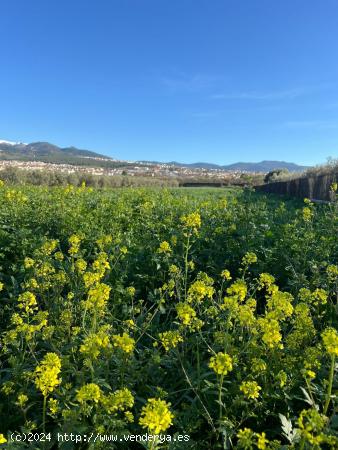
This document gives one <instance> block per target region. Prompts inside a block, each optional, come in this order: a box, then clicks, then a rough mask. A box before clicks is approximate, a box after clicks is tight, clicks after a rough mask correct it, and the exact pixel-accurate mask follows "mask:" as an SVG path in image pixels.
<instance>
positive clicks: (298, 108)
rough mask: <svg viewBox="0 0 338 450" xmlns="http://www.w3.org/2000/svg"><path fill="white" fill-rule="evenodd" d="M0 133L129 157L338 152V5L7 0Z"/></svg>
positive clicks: (313, 0)
mask: <svg viewBox="0 0 338 450" xmlns="http://www.w3.org/2000/svg"><path fill="white" fill-rule="evenodd" d="M0 18H1V27H0V55H1V56H0V57H1V65H0V139H8V140H21V141H24V142H33V141H38V140H39V141H49V142H52V143H55V144H57V145H60V146H70V145H74V146H77V147H79V148H87V149H91V150H95V151H98V152H102V153H104V154H107V155H110V156H113V157H116V158H119V159H127V160H135V159H147V160H161V161H171V160H177V161H182V162H194V161H208V162H215V163H220V164H228V163H232V162H236V161H260V160H263V159H277V160H286V161H293V162H296V163H300V164H317V163H321V162H325V161H326V158H327V157H329V156H331V157H337V155H338V1H337V0H321V1H317V0H283V1H272V0H95V1H94V0H48V1H46V0H30V1H27V0H1V2H0Z"/></svg>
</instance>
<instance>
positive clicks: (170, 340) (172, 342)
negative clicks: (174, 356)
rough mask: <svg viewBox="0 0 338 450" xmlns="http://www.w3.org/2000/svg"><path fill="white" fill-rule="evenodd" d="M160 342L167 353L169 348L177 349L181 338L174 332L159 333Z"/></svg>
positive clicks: (177, 332)
mask: <svg viewBox="0 0 338 450" xmlns="http://www.w3.org/2000/svg"><path fill="white" fill-rule="evenodd" d="M159 338H160V341H161V343H162V345H163V347H164V348H165V349H166V350H167V351H168V350H170V349H171V348H175V347H177V345H178V344H179V343H180V342H183V337H182V336H181V335H180V332H179V331H177V330H175V331H165V332H163V333H159Z"/></svg>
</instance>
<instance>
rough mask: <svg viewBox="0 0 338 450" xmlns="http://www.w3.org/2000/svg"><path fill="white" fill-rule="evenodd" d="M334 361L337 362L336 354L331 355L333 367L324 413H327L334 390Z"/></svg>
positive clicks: (331, 368)
mask: <svg viewBox="0 0 338 450" xmlns="http://www.w3.org/2000/svg"><path fill="white" fill-rule="evenodd" d="M334 363H335V355H332V357H331V367H330V375H329V385H328V388H327V394H326V401H325V406H324V409H323V414H324V415H326V413H327V410H328V407H329V404H330V400H331V392H332V384H333V375H334Z"/></svg>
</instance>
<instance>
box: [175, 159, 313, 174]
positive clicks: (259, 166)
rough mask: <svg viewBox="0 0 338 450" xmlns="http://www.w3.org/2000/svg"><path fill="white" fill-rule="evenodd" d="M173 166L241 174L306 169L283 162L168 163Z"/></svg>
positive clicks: (300, 170)
mask: <svg viewBox="0 0 338 450" xmlns="http://www.w3.org/2000/svg"><path fill="white" fill-rule="evenodd" d="M168 164H172V165H174V166H179V167H190V168H194V169H208V170H212V169H216V170H228V171H232V172H233V171H243V172H269V171H270V170H275V169H287V170H289V171H290V172H302V171H303V170H305V169H308V166H299V165H298V164H295V163H290V162H285V161H261V162H257V163H253V162H238V163H234V164H228V165H224V166H222V165H219V164H212V163H204V162H197V163H192V164H182V163H178V162H176V161H172V162H169V163H168Z"/></svg>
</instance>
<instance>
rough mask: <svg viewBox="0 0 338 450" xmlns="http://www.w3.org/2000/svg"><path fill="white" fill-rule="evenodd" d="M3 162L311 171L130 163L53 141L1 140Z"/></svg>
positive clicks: (265, 164) (276, 164)
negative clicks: (159, 165)
mask: <svg viewBox="0 0 338 450" xmlns="http://www.w3.org/2000/svg"><path fill="white" fill-rule="evenodd" d="M0 160H19V161H42V162H48V163H54V164H73V165H81V166H100V167H107V168H113V167H121V166H130V165H133V166H137V165H145V164H147V165H158V164H167V165H171V166H176V167H187V168H190V169H206V170H226V171H245V172H269V171H270V170H274V169H288V170H289V171H290V172H301V171H303V170H305V169H307V168H308V167H307V166H299V165H297V164H294V163H289V162H285V161H261V162H258V163H250V162H249V163H246V162H238V163H235V164H229V165H224V166H222V165H218V164H212V163H204V162H197V163H193V164H183V163H179V162H176V161H171V162H168V163H161V162H158V161H135V162H127V161H121V160H116V159H113V158H111V157H109V156H106V155H102V154H100V153H96V152H93V151H90V150H81V149H78V148H76V147H65V148H61V147H58V146H57V145H53V144H50V143H49V142H32V143H31V144H25V143H23V142H11V141H3V140H0Z"/></svg>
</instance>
